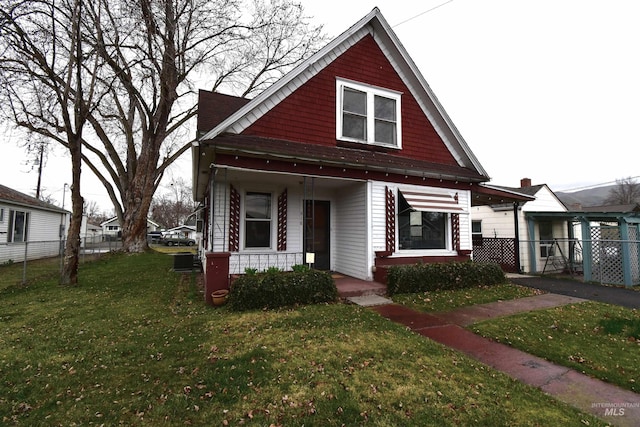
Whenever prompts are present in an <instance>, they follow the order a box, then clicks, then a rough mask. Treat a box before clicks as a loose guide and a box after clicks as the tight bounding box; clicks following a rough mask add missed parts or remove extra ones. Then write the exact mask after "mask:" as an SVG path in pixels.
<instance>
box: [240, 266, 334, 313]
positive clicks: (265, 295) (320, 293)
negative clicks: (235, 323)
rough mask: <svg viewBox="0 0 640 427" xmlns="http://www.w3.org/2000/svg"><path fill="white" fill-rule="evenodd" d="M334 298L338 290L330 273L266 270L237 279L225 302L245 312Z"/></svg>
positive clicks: (331, 300)
mask: <svg viewBox="0 0 640 427" xmlns="http://www.w3.org/2000/svg"><path fill="white" fill-rule="evenodd" d="M337 299H338V289H337V288H336V285H335V283H334V282H333V279H332V278H331V275H330V274H329V273H325V272H322V271H318V270H307V271H292V272H284V271H277V270H268V271H266V272H264V273H259V274H247V275H244V276H240V277H239V278H237V279H236V280H235V281H234V282H233V285H232V286H231V289H230V291H229V297H228V305H229V308H230V309H231V310H233V311H244V310H255V309H262V308H266V309H272V308H277V307H286V306H292V305H297V304H318V303H325V302H334V301H336V300H337Z"/></svg>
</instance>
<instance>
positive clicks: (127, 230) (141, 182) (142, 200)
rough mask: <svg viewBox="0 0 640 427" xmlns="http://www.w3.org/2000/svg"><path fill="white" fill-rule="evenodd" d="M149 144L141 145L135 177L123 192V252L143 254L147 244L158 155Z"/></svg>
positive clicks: (147, 246)
mask: <svg viewBox="0 0 640 427" xmlns="http://www.w3.org/2000/svg"><path fill="white" fill-rule="evenodd" d="M150 145H151V144H147V145H145V144H143V146H144V147H145V148H144V150H145V151H144V152H143V153H142V154H141V156H140V158H139V159H138V167H137V169H136V175H135V176H134V178H133V179H132V180H131V184H130V185H129V186H128V187H127V190H126V191H125V194H124V197H123V201H122V207H123V218H122V250H123V251H124V252H133V253H136V252H144V251H145V250H147V249H148V248H149V245H148V242H147V231H148V230H147V218H148V216H149V208H150V206H151V200H152V199H153V194H154V193H155V190H156V185H155V176H156V174H155V168H156V163H157V161H158V155H157V154H156V153H153V148H152V147H150Z"/></svg>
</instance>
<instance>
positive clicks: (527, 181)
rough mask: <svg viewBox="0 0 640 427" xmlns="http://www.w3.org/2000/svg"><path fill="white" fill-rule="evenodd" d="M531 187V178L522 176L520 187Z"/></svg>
mask: <svg viewBox="0 0 640 427" xmlns="http://www.w3.org/2000/svg"><path fill="white" fill-rule="evenodd" d="M525 187H531V178H522V179H521V180H520V188H525Z"/></svg>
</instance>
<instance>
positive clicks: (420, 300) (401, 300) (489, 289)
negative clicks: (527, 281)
mask: <svg viewBox="0 0 640 427" xmlns="http://www.w3.org/2000/svg"><path fill="white" fill-rule="evenodd" d="M541 293H543V292H541V291H539V290H537V289H533V288H528V287H525V286H518V285H513V284H503V285H493V286H480V287H472V288H465V289H455V290H446V291H435V292H434V291H430V292H419V293H415V294H397V295H394V296H393V301H394V302H396V303H398V304H402V305H404V306H407V307H409V308H412V309H414V310H417V311H423V312H440V311H448V310H454V309H456V308H460V307H465V306H469V305H474V304H485V303H489V302H495V301H504V300H511V299H516V298H524V297H529V296H532V295H539V294H541Z"/></svg>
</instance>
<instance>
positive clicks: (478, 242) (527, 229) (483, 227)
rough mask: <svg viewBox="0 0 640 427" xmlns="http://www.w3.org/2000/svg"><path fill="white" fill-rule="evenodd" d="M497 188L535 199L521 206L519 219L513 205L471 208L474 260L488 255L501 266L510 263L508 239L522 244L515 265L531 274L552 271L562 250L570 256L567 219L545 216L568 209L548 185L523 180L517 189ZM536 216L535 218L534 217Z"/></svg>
mask: <svg viewBox="0 0 640 427" xmlns="http://www.w3.org/2000/svg"><path fill="white" fill-rule="evenodd" d="M498 188H501V189H503V190H509V191H515V192H518V193H520V194H526V195H528V196H532V197H535V200H532V201H528V202H524V203H520V204H519V205H518V208H517V212H518V215H517V219H515V218H514V205H513V204H512V203H508V204H497V205H490V206H474V207H472V209H471V221H472V234H473V237H474V257H476V255H478V256H479V255H480V253H481V252H484V253H483V254H482V255H483V257H485V258H486V257H487V256H489V257H492V260H494V261H496V262H499V263H500V264H503V265H504V264H508V262H506V261H508V260H505V256H504V255H505V246H506V244H507V240H508V239H515V238H517V240H518V241H519V242H518V244H517V245H516V247H514V251H515V255H514V256H516V257H518V252H519V264H516V263H514V264H515V265H516V266H519V269H520V270H522V271H523V272H529V273H531V272H541V271H543V270H545V268H546V270H547V271H549V270H551V269H552V268H553V266H552V265H550V260H551V259H553V257H555V256H557V255H558V254H559V251H560V250H562V251H563V253H565V254H566V253H568V249H569V248H568V242H567V238H568V227H567V220H566V219H563V218H557V217H554V216H552V215H550V216H548V217H545V216H544V213H551V212H566V211H567V208H566V207H565V205H564V204H563V203H562V202H561V201H560V199H558V197H557V196H556V195H555V194H554V193H553V191H551V189H550V188H549V187H548V186H547V185H546V184H540V185H531V180H530V179H529V178H524V179H522V180H521V181H520V187H518V188H513V187H498ZM528 213H529V215H528ZM533 213H535V216H533V215H531V214H533ZM516 228H517V235H516ZM486 253H491V254H490V255H487V254H486ZM483 260H486V259H483ZM514 261H515V260H514Z"/></svg>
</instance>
